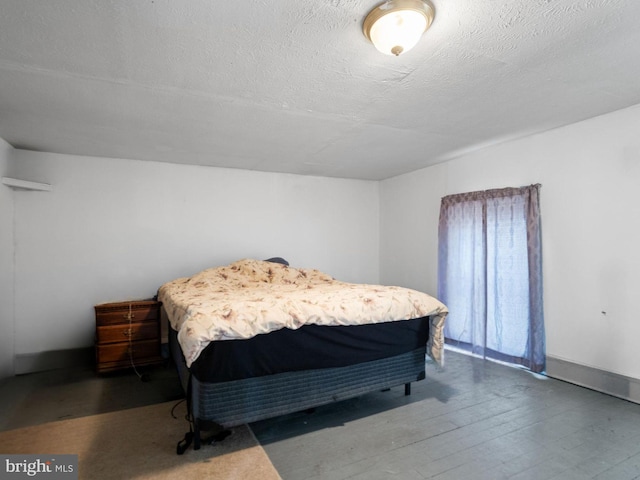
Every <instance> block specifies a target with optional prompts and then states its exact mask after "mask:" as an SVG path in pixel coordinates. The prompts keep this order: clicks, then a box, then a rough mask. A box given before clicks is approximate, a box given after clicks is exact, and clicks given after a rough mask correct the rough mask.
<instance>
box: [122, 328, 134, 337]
mask: <svg viewBox="0 0 640 480" xmlns="http://www.w3.org/2000/svg"><path fill="white" fill-rule="evenodd" d="M132 333H133V332H132V331H131V329H130V328H127V329H126V330H123V331H122V334H123V335H124V336H125V337H130V336H131V335H132Z"/></svg>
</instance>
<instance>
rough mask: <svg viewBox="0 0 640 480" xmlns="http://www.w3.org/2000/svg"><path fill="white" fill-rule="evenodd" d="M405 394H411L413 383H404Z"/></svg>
mask: <svg viewBox="0 0 640 480" xmlns="http://www.w3.org/2000/svg"><path fill="white" fill-rule="evenodd" d="M404 394H405V395H411V383H405V384H404Z"/></svg>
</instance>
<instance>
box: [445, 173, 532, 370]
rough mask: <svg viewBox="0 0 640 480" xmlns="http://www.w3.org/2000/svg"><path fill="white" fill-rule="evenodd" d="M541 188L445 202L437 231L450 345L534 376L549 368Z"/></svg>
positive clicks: (461, 196)
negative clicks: (546, 344)
mask: <svg viewBox="0 0 640 480" xmlns="http://www.w3.org/2000/svg"><path fill="white" fill-rule="evenodd" d="M539 189H540V185H531V186H529V187H522V188H504V189H497V190H486V191H482V192H471V193H464V194H458V195H449V196H447V197H444V198H443V199H442V204H441V207H440V223H439V230H438V234H439V258H438V262H439V263H438V297H439V298H440V300H442V301H443V302H444V303H445V304H446V305H447V306H448V307H449V316H448V317H447V323H446V325H445V341H446V342H447V343H448V344H450V345H454V346H456V347H458V348H462V349H465V350H468V351H470V352H472V353H474V354H477V355H481V356H483V357H489V358H495V359H498V360H504V361H508V362H511V363H517V364H520V365H524V366H525V367H527V368H530V369H531V370H532V371H534V372H541V371H543V370H544V367H545V345H544V343H545V341H544V317H543V309H542V255H541V242H540V207H539Z"/></svg>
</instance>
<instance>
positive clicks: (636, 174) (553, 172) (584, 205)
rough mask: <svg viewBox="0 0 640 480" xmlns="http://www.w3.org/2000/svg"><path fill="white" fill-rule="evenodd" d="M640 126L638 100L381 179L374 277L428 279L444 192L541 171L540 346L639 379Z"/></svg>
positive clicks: (516, 180) (533, 176)
mask: <svg viewBox="0 0 640 480" xmlns="http://www.w3.org/2000/svg"><path fill="white" fill-rule="evenodd" d="M638 132H640V106H635V107H632V108H628V109H625V110H621V111H618V112H614V113H611V114H608V115H604V116H601V117H598V118H594V119H591V120H587V121H584V122H581V123H577V124H573V125H570V126H567V127H564V128H560V129H556V130H552V131H549V132H546V133H543V134H540V135H535V136H531V137H528V138H524V139H521V140H517V141H511V142H508V143H504V144H501V145H498V146H494V147H489V148H485V149H483V150H480V151H477V152H473V153H469V154H467V155H464V156H463V157H461V158H458V159H456V160H453V161H450V162H447V163H445V164H441V165H436V166H433V167H429V168H426V169H423V170H420V171H417V172H414V173H411V174H407V175H403V176H400V177H396V178H392V179H389V180H386V181H384V182H381V186H380V198H381V220H380V225H381V243H380V245H381V250H380V253H381V264H380V265H381V266H380V271H381V281H382V283H399V284H403V285H406V286H410V287H414V288H420V289H425V290H427V291H431V292H435V291H436V285H437V284H436V281H437V228H438V213H439V206H440V198H441V197H442V196H444V195H448V194H453V193H460V192H467V191H474V190H484V189H489V188H498V187H506V186H513V187H517V186H522V185H528V184H532V183H541V184H542V188H541V213H542V235H543V270H544V302H545V321H546V331H547V353H548V355H550V356H554V357H556V358H559V359H562V360H566V361H569V362H573V363H577V364H580V365H585V366H588V367H594V368H597V369H601V370H605V371H608V372H613V373H616V374H620V375H625V376H628V377H632V378H634V379H639V378H640V361H638V359H639V358H640V357H639V354H638V352H639V351H640V343H639V340H638V339H640V321H638V303H637V301H635V300H636V299H637V298H638V292H640V247H639V246H640V201H639V199H638V192H639V191H640V188H639V187H640V135H639V134H638ZM602 312H606V314H604V313H602Z"/></svg>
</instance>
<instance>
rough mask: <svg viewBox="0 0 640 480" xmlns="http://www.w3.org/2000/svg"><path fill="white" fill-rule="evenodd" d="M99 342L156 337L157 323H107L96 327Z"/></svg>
mask: <svg viewBox="0 0 640 480" xmlns="http://www.w3.org/2000/svg"><path fill="white" fill-rule="evenodd" d="M97 332H98V338H97V341H98V343H99V344H101V345H102V344H104V343H118V342H129V339H131V341H137V340H150V339H155V338H158V335H159V333H158V323H157V322H144V323H132V324H131V325H129V324H128V323H123V324H121V325H107V326H100V327H98V330H97Z"/></svg>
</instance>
